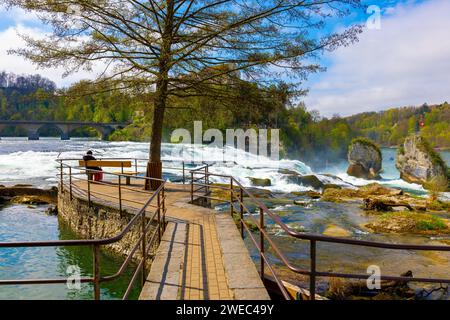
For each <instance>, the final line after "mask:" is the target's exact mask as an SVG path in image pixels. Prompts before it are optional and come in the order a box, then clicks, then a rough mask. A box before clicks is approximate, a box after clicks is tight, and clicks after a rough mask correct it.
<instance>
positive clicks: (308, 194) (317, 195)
mask: <svg viewBox="0 0 450 320" xmlns="http://www.w3.org/2000/svg"><path fill="white" fill-rule="evenodd" d="M291 194H293V195H295V196H299V197H309V198H311V199H320V198H321V197H322V194H321V193H319V192H317V191H311V190H308V191H294V192H291Z"/></svg>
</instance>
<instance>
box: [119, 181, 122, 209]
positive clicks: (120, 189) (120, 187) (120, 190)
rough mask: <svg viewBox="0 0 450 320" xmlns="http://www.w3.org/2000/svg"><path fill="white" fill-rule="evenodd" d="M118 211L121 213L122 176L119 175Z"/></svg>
mask: <svg viewBox="0 0 450 320" xmlns="http://www.w3.org/2000/svg"><path fill="white" fill-rule="evenodd" d="M119 212H120V214H122V176H120V175H119Z"/></svg>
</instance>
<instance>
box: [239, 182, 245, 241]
mask: <svg viewBox="0 0 450 320" xmlns="http://www.w3.org/2000/svg"><path fill="white" fill-rule="evenodd" d="M239 196H240V198H241V200H240V201H239V203H240V209H241V210H240V215H241V238H242V239H244V191H243V190H242V187H241V188H240V195H239Z"/></svg>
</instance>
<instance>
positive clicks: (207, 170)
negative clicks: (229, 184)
mask: <svg viewBox="0 0 450 320" xmlns="http://www.w3.org/2000/svg"><path fill="white" fill-rule="evenodd" d="M206 185H207V187H206V193H207V194H209V165H206Z"/></svg>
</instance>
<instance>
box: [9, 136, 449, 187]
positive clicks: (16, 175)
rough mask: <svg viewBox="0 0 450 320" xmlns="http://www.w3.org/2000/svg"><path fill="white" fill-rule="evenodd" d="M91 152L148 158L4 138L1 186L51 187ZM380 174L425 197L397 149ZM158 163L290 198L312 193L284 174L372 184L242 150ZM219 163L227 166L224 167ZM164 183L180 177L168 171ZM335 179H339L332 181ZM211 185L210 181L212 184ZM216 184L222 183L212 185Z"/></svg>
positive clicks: (197, 151)
mask: <svg viewBox="0 0 450 320" xmlns="http://www.w3.org/2000/svg"><path fill="white" fill-rule="evenodd" d="M89 149H91V150H93V151H94V155H95V156H96V157H112V158H114V157H125V158H141V159H147V158H148V149H149V145H148V143H136V142H106V141H98V140H87V139H73V140H70V141H61V140H58V139H52V138H48V139H45V138H44V139H41V140H39V141H28V140H26V139H24V138H9V139H8V138H3V140H1V141H0V184H4V185H14V184H17V183H28V184H33V185H36V186H51V185H56V184H57V181H58V178H57V172H58V171H57V170H56V169H57V163H56V162H55V159H57V158H81V157H82V156H83V154H85V152H86V151H87V150H89ZM382 151H383V172H382V174H381V176H382V180H380V181H378V182H379V183H381V184H383V185H387V186H392V187H398V188H402V189H404V190H406V191H410V192H414V193H416V194H425V193H426V191H425V190H424V189H423V188H422V186H420V185H417V184H410V183H407V182H405V181H403V180H401V179H400V173H399V172H398V170H397V169H396V168H395V157H396V152H397V151H396V149H387V148H385V149H383V150H382ZM442 155H443V157H444V159H445V160H446V161H447V163H450V152H448V151H447V152H443V153H442ZM162 157H163V159H166V160H174V161H182V160H186V159H189V160H195V161H196V162H198V163H201V162H202V161H206V162H208V163H211V162H214V166H213V167H212V168H211V172H213V173H218V174H224V175H232V176H234V177H236V178H238V179H239V180H240V182H241V183H243V184H244V185H245V186H251V180H250V179H249V178H250V177H253V178H268V179H270V180H271V186H270V187H266V188H267V189H270V190H271V191H276V192H293V191H304V190H309V189H311V187H309V186H302V185H298V184H294V183H292V182H291V181H290V180H289V179H288V178H289V177H288V175H287V174H286V172H287V171H288V172H289V171H290V172H296V173H297V174H300V175H310V174H315V175H317V176H318V178H319V179H320V180H322V181H323V182H324V183H332V184H337V185H346V186H349V185H348V184H351V185H355V186H361V185H365V184H368V183H371V182H373V181H368V180H364V179H358V178H355V177H351V176H348V175H347V174H346V170H347V166H348V163H347V161H346V160H345V159H344V160H340V161H337V162H335V163H324V164H323V166H322V168H320V169H316V172H314V171H313V170H312V169H311V167H310V166H308V164H305V163H303V162H301V161H299V160H287V159H281V160H280V161H274V160H271V159H269V158H266V157H260V156H255V155H252V154H250V153H246V152H243V151H241V150H236V149H230V148H223V149H219V148H211V147H207V146H199V145H196V146H183V147H180V145H174V144H163V147H162ZM224 160H225V161H226V162H224ZM168 172H170V173H171V175H170V176H167V177H166V178H168V179H169V180H170V179H171V177H173V175H174V174H178V175H179V174H180V173H179V171H178V172H176V171H171V170H168ZM333 176H336V177H337V178H338V179H336V178H334V177H333ZM213 180H214V179H213ZM215 182H225V181H224V180H221V179H215Z"/></svg>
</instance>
